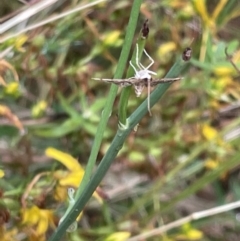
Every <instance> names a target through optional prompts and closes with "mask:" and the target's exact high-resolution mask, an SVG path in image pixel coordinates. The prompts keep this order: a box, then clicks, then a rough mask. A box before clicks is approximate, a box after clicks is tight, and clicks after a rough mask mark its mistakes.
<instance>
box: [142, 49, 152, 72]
mask: <svg viewBox="0 0 240 241" xmlns="http://www.w3.org/2000/svg"><path fill="white" fill-rule="evenodd" d="M143 52H144V53H145V54H146V55H147V57H148V58H149V60H150V61H151V63H150V64H149V65H148V66H147V67H146V68H145V69H149V68H150V67H151V66H152V65H153V64H154V62H155V61H154V60H153V58H152V57H151V56H150V55H149V54H148V53H147V51H146V50H145V49H144V50H143Z"/></svg>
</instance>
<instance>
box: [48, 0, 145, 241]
mask: <svg viewBox="0 0 240 241" xmlns="http://www.w3.org/2000/svg"><path fill="white" fill-rule="evenodd" d="M141 4H142V0H134V1H133V4H132V10H131V14H130V19H129V23H128V26H127V32H126V37H125V40H124V44H123V49H122V52H121V55H120V58H119V63H118V66H117V69H116V73H115V75H114V78H122V76H123V73H124V69H125V66H126V63H127V59H128V56H129V52H130V48H131V45H132V42H133V38H134V33H135V29H136V26H137V21H138V16H139V12H140V7H141ZM117 89H118V87H117V86H116V85H113V84H112V85H111V88H110V93H109V96H108V98H107V101H106V105H105V108H104V110H103V112H102V118H101V120H100V123H99V125H98V128H97V133H96V137H95V139H94V143H93V147H92V150H91V154H90V157H89V160H88V164H87V167H86V170H85V174H84V177H83V180H82V182H81V184H80V186H79V188H78V190H77V192H76V197H75V199H76V203H75V205H74V206H73V208H71V210H67V212H68V213H67V215H66V218H65V219H64V220H63V221H62V222H61V224H60V225H59V227H58V228H57V230H56V231H55V232H54V234H53V235H52V236H51V238H50V241H59V240H60V238H61V237H62V236H63V234H64V233H65V231H66V230H67V228H68V227H69V226H70V225H71V224H72V223H73V222H74V221H75V220H76V218H77V216H78V214H79V213H80V212H81V211H82V209H83V208H84V206H85V204H86V203H87V201H88V200H89V199H90V197H91V196H92V193H93V192H94V190H95V188H96V187H97V186H98V184H99V183H100V182H101V180H102V178H103V176H101V179H98V180H97V182H98V184H97V186H96V181H94V184H92V185H91V190H90V189H88V188H87V187H86V185H87V184H89V183H91V181H90V178H91V174H92V170H93V168H94V166H95V163H96V158H97V155H98V152H99V149H100V145H101V143H102V139H103V134H104V131H105V129H106V126H107V122H108V119H109V117H110V115H111V111H112V106H113V102H114V100H115V97H116V95H117ZM117 153H118V152H116V155H117ZM106 169H108V168H106ZM94 177H96V175H95V176H94ZM94 177H93V178H92V179H91V180H94ZM92 188H93V189H94V190H93V189H92ZM86 190H87V193H88V194H90V193H91V194H90V195H83V191H86ZM79 196H80V197H79ZM83 197H84V200H83ZM82 200H83V202H82ZM83 203H84V204H83ZM82 204H83V205H82ZM79 205H80V206H79Z"/></svg>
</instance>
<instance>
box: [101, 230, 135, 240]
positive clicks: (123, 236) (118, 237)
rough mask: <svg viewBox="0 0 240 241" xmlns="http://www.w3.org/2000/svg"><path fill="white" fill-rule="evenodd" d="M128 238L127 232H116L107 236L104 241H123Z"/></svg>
mask: <svg viewBox="0 0 240 241" xmlns="http://www.w3.org/2000/svg"><path fill="white" fill-rule="evenodd" d="M129 237H130V233H129V232H116V233H113V234H111V235H109V236H108V237H107V238H106V239H105V241H125V240H127V239H128V238H129Z"/></svg>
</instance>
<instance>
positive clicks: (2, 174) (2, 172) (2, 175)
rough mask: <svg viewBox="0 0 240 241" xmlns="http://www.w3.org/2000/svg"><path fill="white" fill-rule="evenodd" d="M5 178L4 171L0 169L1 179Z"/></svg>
mask: <svg viewBox="0 0 240 241" xmlns="http://www.w3.org/2000/svg"><path fill="white" fill-rule="evenodd" d="M2 177H4V171H3V170H2V169H0V178H2Z"/></svg>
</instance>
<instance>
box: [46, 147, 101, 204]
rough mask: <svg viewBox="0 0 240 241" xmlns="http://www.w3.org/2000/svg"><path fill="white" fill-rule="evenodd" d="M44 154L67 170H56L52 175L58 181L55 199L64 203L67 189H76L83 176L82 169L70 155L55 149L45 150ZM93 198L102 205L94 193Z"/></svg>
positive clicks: (99, 198)
mask: <svg viewBox="0 0 240 241" xmlns="http://www.w3.org/2000/svg"><path fill="white" fill-rule="evenodd" d="M45 154H46V155H47V156H48V157H51V158H54V159H55V160H56V161H59V162H61V163H62V164H63V165H64V166H65V167H66V168H67V169H68V170H66V171H64V170H58V171H55V172H54V174H53V175H54V178H55V179H57V180H58V185H57V186H56V189H55V198H56V199H57V200H60V201H65V200H66V199H67V188H68V187H73V188H75V189H77V188H78V186H79V184H80V183H81V181H82V178H83V175H84V169H83V168H82V166H81V165H80V163H79V162H78V161H77V160H76V159H75V158H73V157H72V156H71V155H69V154H67V153H64V152H62V151H59V150H57V149H55V148H52V147H49V148H47V149H46V150H45ZM93 196H94V197H95V198H96V199H97V200H98V201H99V202H100V203H102V198H101V197H100V196H99V195H98V194H97V192H94V193H93Z"/></svg>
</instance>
